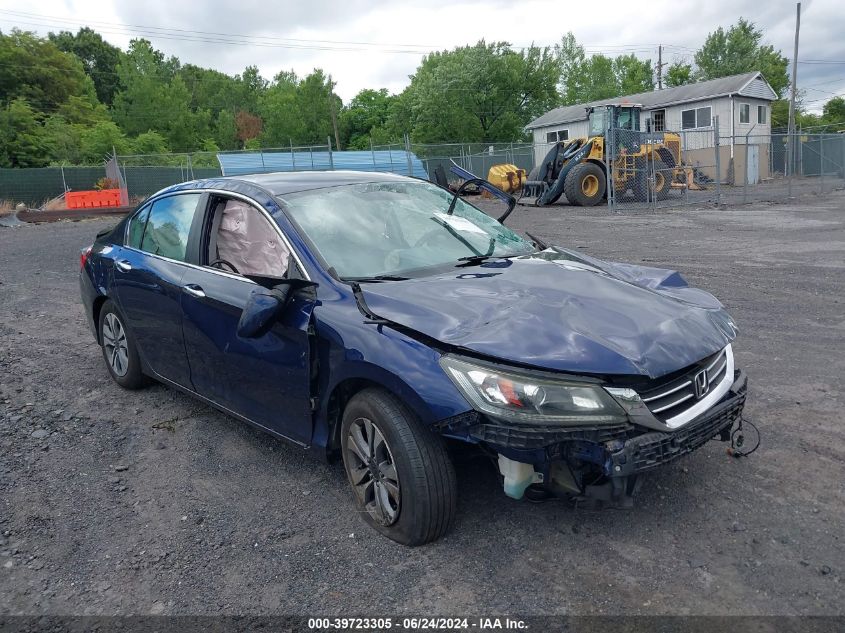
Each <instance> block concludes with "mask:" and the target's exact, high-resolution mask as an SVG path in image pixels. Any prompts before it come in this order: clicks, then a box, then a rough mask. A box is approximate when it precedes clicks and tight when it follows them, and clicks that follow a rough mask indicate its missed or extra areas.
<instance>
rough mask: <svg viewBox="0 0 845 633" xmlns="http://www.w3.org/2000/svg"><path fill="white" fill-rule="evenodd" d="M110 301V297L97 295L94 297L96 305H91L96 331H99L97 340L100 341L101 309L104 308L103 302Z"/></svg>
mask: <svg viewBox="0 0 845 633" xmlns="http://www.w3.org/2000/svg"><path fill="white" fill-rule="evenodd" d="M106 301H108V297H97V298H96V299H94V305H93V306H91V310H92V313H93V315H94V331H95V332H97V342H98V343H100V342H101V341H100V310H102V309H103V304H104V303H105V302H106Z"/></svg>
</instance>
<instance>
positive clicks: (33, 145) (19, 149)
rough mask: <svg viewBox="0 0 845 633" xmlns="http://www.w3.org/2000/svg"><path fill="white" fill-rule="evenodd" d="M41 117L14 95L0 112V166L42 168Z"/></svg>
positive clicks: (44, 142)
mask: <svg viewBox="0 0 845 633" xmlns="http://www.w3.org/2000/svg"><path fill="white" fill-rule="evenodd" d="M40 119H41V117H40V115H39V113H38V112H36V111H35V110H34V109H33V108H32V106H31V105H30V104H29V102H28V101H27V100H26V99H24V98H23V97H18V98H16V99H14V100H13V101H12V102H11V103H9V104H8V105H7V106H6V107H5V108H4V109H3V110H1V111H0V167H43V166H44V165H46V164H47V138H46V136H45V133H44V128H43V127H42V126H41V120H40Z"/></svg>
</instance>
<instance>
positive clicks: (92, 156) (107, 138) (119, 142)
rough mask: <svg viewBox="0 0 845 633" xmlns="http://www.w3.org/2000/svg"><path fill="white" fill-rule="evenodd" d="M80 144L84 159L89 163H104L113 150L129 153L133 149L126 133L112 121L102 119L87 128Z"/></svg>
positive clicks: (81, 136)
mask: <svg viewBox="0 0 845 633" xmlns="http://www.w3.org/2000/svg"><path fill="white" fill-rule="evenodd" d="M79 144H80V150H81V154H82V160H83V162H86V163H89V164H98V163H102V162H103V161H104V160H105V159H106V157H107V156H109V155H110V154H112V153H113V152H117V153H118V154H128V153H129V151H130V150H131V149H132V145H131V143H130V141H129V140H128V139H127V138H126V135H125V134H124V133H123V131H122V130H121V129H120V128H119V127H117V125H116V124H115V123H113V122H112V121H100V122H99V123H97V124H96V125H93V126H91V127H89V128H85V129H84V130H83V132H82V134H81V135H80V140H79Z"/></svg>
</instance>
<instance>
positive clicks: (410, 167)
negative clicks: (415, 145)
mask: <svg viewBox="0 0 845 633" xmlns="http://www.w3.org/2000/svg"><path fill="white" fill-rule="evenodd" d="M405 158H406V159H407V161H408V176H413V175H414V166H413V162H412V161H411V137H410V136H408V135H407V134H405Z"/></svg>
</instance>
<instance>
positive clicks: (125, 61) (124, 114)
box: [113, 39, 173, 136]
mask: <svg viewBox="0 0 845 633" xmlns="http://www.w3.org/2000/svg"><path fill="white" fill-rule="evenodd" d="M117 73H118V77H119V79H120V90H119V91H118V92H117V94H116V95H115V98H114V108H113V113H114V119H115V121H116V122H117V123H118V124H119V125H120V127H121V128H122V129H123V130H124V131H125V132H126V133H127V134H129V135H132V136H134V135H137V134H141V133H142V132H146V131H147V130H163V129H164V128H165V126H166V125H167V122H168V120H169V119H170V117H171V116H172V115H173V111H172V110H170V106H172V104H171V103H170V101H171V100H170V99H169V98H168V86H169V84H170V80H171V77H172V74H171V69H170V68H169V67H168V65H167V64H166V63H165V60H164V55H163V54H162V53H161V52H159V51H157V50H155V49H154V48H153V46H152V44H150V42H149V41H147V40H143V39H141V40H132V41H131V42H130V43H129V51H128V52H127V53H126V54H125V55H124V56H123V57H122V58H121V60H120V63H119V64H118V67H117Z"/></svg>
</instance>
